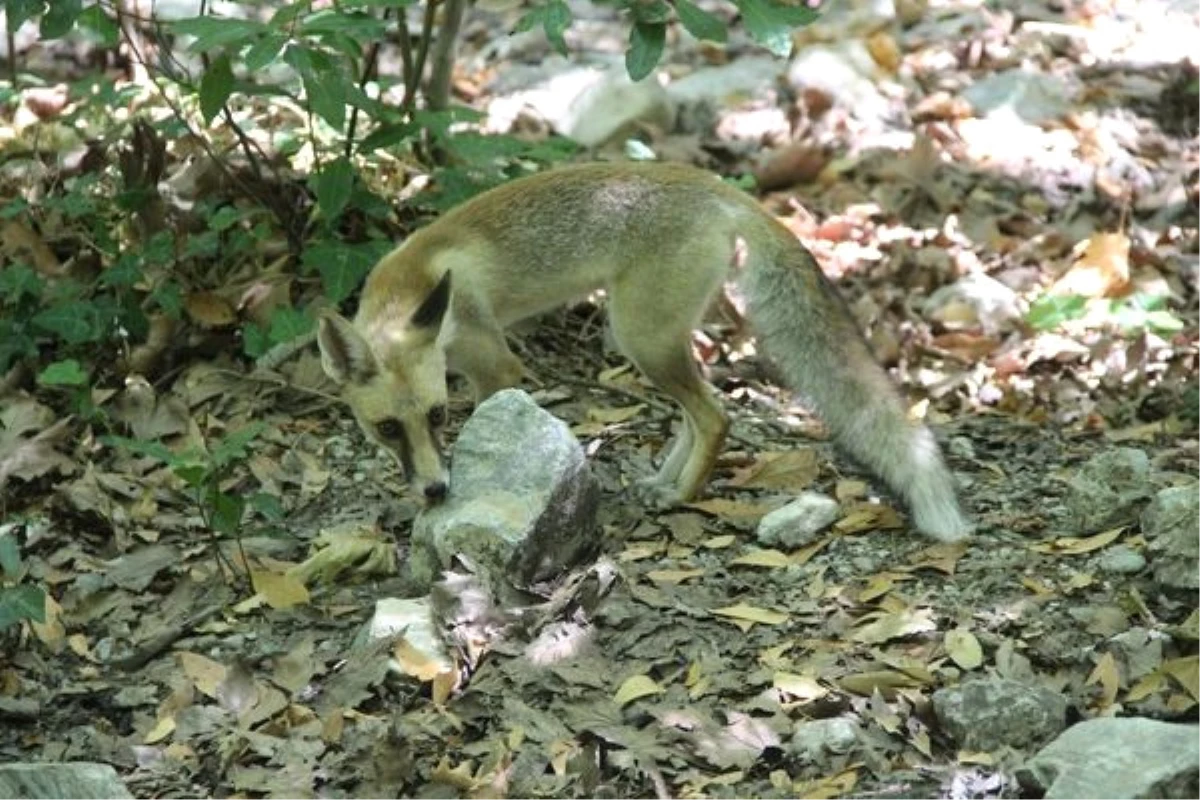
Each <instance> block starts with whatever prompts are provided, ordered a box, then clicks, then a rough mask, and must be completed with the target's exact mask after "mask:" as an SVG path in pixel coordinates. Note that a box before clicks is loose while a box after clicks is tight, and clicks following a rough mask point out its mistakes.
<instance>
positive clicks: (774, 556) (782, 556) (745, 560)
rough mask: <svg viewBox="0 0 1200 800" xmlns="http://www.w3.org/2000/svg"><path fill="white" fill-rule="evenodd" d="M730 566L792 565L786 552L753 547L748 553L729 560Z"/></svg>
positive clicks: (778, 567)
mask: <svg viewBox="0 0 1200 800" xmlns="http://www.w3.org/2000/svg"><path fill="white" fill-rule="evenodd" d="M729 564H730V566H739V567H767V568H769V569H781V568H784V567H790V566H792V559H791V558H789V557H788V555H787V554H786V553H781V552H779V551H778V550H759V549H754V550H751V551H750V552H748V553H744V554H742V555H740V556H738V557H737V558H735V559H733V560H732V561H730V562H729Z"/></svg>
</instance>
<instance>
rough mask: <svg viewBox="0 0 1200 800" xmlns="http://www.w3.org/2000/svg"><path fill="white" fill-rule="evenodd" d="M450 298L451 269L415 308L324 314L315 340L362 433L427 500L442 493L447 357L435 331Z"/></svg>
mask: <svg viewBox="0 0 1200 800" xmlns="http://www.w3.org/2000/svg"><path fill="white" fill-rule="evenodd" d="M449 302H450V273H449V272H447V273H446V274H445V276H444V277H443V278H442V279H441V281H440V282H439V283H438V285H437V286H436V287H435V288H434V289H433V290H432V291H431V292H430V293H429V294H428V296H426V298H425V299H424V300H423V301H422V302H421V304H420V305H419V306H418V307H417V309H416V310H415V311H412V312H411V313H408V314H406V315H403V316H401V317H399V318H394V317H389V315H388V314H387V313H384V314H379V315H375V316H374V317H373V318H371V319H370V320H368V321H366V322H362V321H361V320H360V322H359V323H358V324H355V323H351V322H350V321H349V320H347V319H345V318H344V317H341V316H338V315H337V314H328V315H324V316H322V317H321V320H320V323H319V327H318V329H317V343H318V344H319V345H320V348H321V365H322V367H324V369H325V373H326V374H327V375H328V376H329V377H330V378H332V379H333V380H334V381H335V382H336V383H337V384H338V386H339V387H340V388H341V394H342V399H343V400H345V402H346V404H347V405H349V406H350V410H351V411H353V412H354V416H355V418H356V419H357V420H358V424H359V425H360V426H361V427H362V429H363V431H364V432H365V433H366V434H367V436H368V437H369V438H371V439H373V440H374V441H376V442H377V443H379V444H380V445H382V446H383V447H385V448H386V449H387V450H389V451H391V453H392V454H393V455H394V456H395V457H396V458H397V459H398V460H399V461H400V464H401V466H403V467H404V473H405V475H407V476H408V480H409V482H410V483H411V484H412V486H413V488H414V490H416V492H417V493H418V494H419V495H420V496H421V497H423V498H424V499H425V500H426V501H427V502H431V503H436V502H438V501H440V500H441V499H442V498H443V497H445V495H446V487H447V480H448V477H447V473H446V466H445V459H444V458H443V457H442V448H441V436H440V434H441V429H442V426H443V425H445V424H446V357H445V354H444V353H443V352H442V348H441V347H439V346H438V343H437V338H438V332H439V331H440V330H441V327H442V319H443V318H444V317H445V315H446V309H447V307H448V305H449Z"/></svg>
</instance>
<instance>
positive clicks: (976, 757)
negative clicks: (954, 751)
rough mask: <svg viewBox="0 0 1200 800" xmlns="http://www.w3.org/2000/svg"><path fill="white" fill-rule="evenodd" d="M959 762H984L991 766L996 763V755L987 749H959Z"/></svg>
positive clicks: (984, 764) (983, 763) (985, 764)
mask: <svg viewBox="0 0 1200 800" xmlns="http://www.w3.org/2000/svg"><path fill="white" fill-rule="evenodd" d="M958 763H960V764H982V765H983V766H986V767H990V766H992V765H993V764H995V763H996V757H995V756H994V755H992V754H991V753H989V752H987V751H986V750H985V751H976V750H960V751H958Z"/></svg>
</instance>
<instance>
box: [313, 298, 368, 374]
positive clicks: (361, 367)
mask: <svg viewBox="0 0 1200 800" xmlns="http://www.w3.org/2000/svg"><path fill="white" fill-rule="evenodd" d="M317 344H318V345H319V346H320V348H321V366H322V367H324V369H325V374H326V375H328V376H329V377H330V378H332V379H333V381H334V382H335V383H337V384H338V385H339V386H341V385H343V384H347V383H366V382H367V381H369V380H370V379H371V378H372V377H373V376H374V375H375V356H374V354H373V353H372V352H371V346H370V345H369V344H367V340H366V339H364V338H363V337H362V336H360V335H359V333H358V331H356V330H354V326H353V325H352V324H350V321H349V320H347V319H346V318H345V317H342V316H340V315H338V314H322V315H321V318H320V319H319V320H318V322H317Z"/></svg>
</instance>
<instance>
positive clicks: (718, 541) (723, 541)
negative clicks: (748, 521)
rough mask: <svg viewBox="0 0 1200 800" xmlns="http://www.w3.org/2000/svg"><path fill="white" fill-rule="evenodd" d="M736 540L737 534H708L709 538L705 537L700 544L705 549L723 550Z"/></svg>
mask: <svg viewBox="0 0 1200 800" xmlns="http://www.w3.org/2000/svg"><path fill="white" fill-rule="evenodd" d="M736 541H737V536H734V535H733V534H732V533H727V534H725V535H723V536H710V537H709V538H707V539H705V540H704V541H703V542H702V543H701V544H700V546H701V547H703V548H705V549H706V550H724V549H725V548H726V547H730V546H731V545H733V544H734V543H735V542H736Z"/></svg>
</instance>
